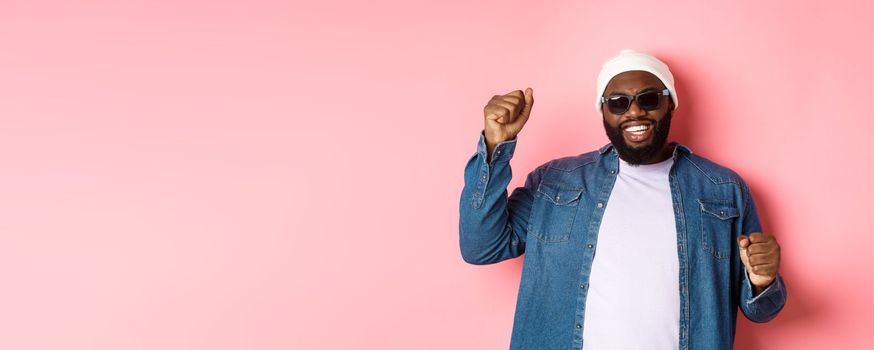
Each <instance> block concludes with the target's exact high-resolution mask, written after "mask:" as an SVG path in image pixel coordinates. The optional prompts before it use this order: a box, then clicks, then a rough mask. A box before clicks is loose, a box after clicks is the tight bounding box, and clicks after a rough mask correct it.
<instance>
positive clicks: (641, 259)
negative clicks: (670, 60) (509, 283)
mask: <svg viewBox="0 0 874 350" xmlns="http://www.w3.org/2000/svg"><path fill="white" fill-rule="evenodd" d="M533 94H534V92H533V90H532V89H531V88H528V89H526V90H525V92H524V93H523V92H522V91H518V90H517V91H513V92H510V93H508V94H506V95H500V96H499V95H496V96H493V97H492V99H491V101H489V103H488V104H487V105H486V106H485V108H484V109H483V111H484V115H485V128H484V130H483V131H482V133H481V134H480V140H479V145H478V147H477V152H476V154H474V155H473V156H472V157H471V158H470V160H469V161H468V163H467V165H466V167H465V170H464V189H463V190H462V193H461V203H460V205H461V206H460V209H461V210H460V222H459V234H460V247H461V254H462V257H463V258H464V260H465V261H466V262H468V263H471V264H492V263H497V262H500V261H503V260H506V259H510V258H514V257H518V256H520V255H522V254H523V253H524V254H525V257H524V264H523V268H522V279H521V283H520V286H519V294H518V299H517V303H516V313H515V318H514V322H513V332H512V336H511V342H510V348H511V349H519V350H522V349H538V350H546V349H581V348H582V349H607V348H609V349H731V347H732V343H733V341H734V335H735V321H736V318H737V308H738V307H740V309H741V311H742V312H743V314H744V315H745V316H746V317H747V318H748V319H750V320H752V321H754V322H766V321H769V320H771V319H772V318H774V317H775V316H776V315H777V313H778V312H779V311H780V310H781V309H782V308H783V305H784V304H785V303H786V287H785V286H784V284H783V280H782V278H781V276H780V274H779V273H778V269H779V264H780V247H779V245H778V244H777V241H776V240H775V239H774V237H773V236H771V235H767V234H762V233H760V231H761V224H760V223H759V217H758V214H757V211H756V205H755V203H754V202H753V198H752V195H751V194H750V189H749V187H747V185H746V183H745V182H744V181H743V179H741V177H740V176H739V175H738V174H737V173H735V172H734V171H732V170H730V169H728V168H726V167H723V166H721V165H719V164H716V163H714V162H712V161H710V160H708V159H707V158H704V157H702V156H701V155H698V154H696V153H693V152H692V150H690V149H689V148H688V147H686V146H684V145H682V144H680V143H677V142H670V143H669V142H667V138H668V132H669V130H670V125H671V115H672V113H673V111H674V109H676V107H677V106H678V105H679V102H678V101H679V99H678V96H677V92H676V90H675V89H674V78H673V75H672V74H671V72H670V70H669V69H668V67H667V66H666V65H665V64H664V63H663V62H661V61H659V60H658V59H657V58H655V57H653V56H651V55H648V54H646V53H642V52H636V51H632V50H623V51H622V52H621V53H620V54H619V55H617V56H615V57H613V58H612V59H610V60H608V61H607V62H606V63H605V64H604V66H603V68H602V70H601V72H600V74H599V76H598V82H597V95H596V108H597V110H598V111H599V112H600V113H601V115H602V118H603V123H604V129H605V130H606V133H607V136H608V138H609V139H610V143H609V144H607V145H605V146H603V147H601V148H600V149H599V150H597V151H592V152H588V153H583V154H580V155H577V156H570V157H563V158H559V159H554V160H552V161H549V162H546V163H545V164H543V165H541V166H539V167H537V168H536V169H534V170H533V171H531V173H529V174H528V177H527V179H526V180H525V184H524V186H522V187H518V188H516V189H514V190H513V192H512V194H510V196H509V197H508V196H507V190H506V188H507V184H508V183H509V182H510V178H511V170H510V165H509V161H510V159H511V157H512V155H513V152H514V149H515V146H516V141H517V140H516V135H517V134H518V133H519V131H520V130H521V129H522V126H523V125H525V123H526V122H527V120H528V118H529V115H530V113H531V108H532V106H533V103H534V95H533Z"/></svg>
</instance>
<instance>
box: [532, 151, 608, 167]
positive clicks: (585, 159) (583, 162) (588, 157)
mask: <svg viewBox="0 0 874 350" xmlns="http://www.w3.org/2000/svg"><path fill="white" fill-rule="evenodd" d="M598 156H599V154H598V151H591V152H586V153H580V154H578V155H575V156H564V157H560V158H555V159H552V160H550V161H547V162H545V163H543V164H541V165H540V166H538V167H537V168H538V169H541V170H558V171H565V172H571V171H577V170H581V169H582V168H584V167H585V166H587V165H592V164H595V163H596V162H597V160H598Z"/></svg>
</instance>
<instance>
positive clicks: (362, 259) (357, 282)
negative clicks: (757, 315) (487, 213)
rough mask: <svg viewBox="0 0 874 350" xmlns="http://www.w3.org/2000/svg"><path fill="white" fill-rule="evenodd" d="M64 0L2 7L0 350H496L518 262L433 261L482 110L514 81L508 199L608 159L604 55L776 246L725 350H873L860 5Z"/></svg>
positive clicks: (870, 192)
mask: <svg viewBox="0 0 874 350" xmlns="http://www.w3.org/2000/svg"><path fill="white" fill-rule="evenodd" d="M71 3H72V2H61V1H59V2H53V3H44V2H33V1H0V118H2V119H0V121H2V122H0V161H2V168H0V280H2V285H0V348H2V349H74V350H78V349H100V350H103V349H106V350H109V349H168V350H169V349H371V348H372V349H501V348H506V347H507V346H508V343H509V338H510V331H511V326H512V319H513V312H514V307H515V301H516V300H515V299H516V293H517V288H518V283H519V277H520V271H521V259H515V260H511V261H506V262H503V263H500V264H496V265H489V266H473V265H468V264H466V263H464V262H463V261H462V259H461V256H460V253H459V248H458V196H459V194H460V191H461V187H462V169H463V167H464V165H465V163H466V161H467V159H468V158H469V157H470V156H471V155H472V154H473V152H474V151H475V147H476V141H477V137H478V132H479V131H480V130H481V128H482V125H483V123H482V118H483V116H482V107H483V106H484V105H485V103H486V102H488V99H489V98H490V97H491V96H492V95H494V94H504V93H507V92H509V91H511V90H515V89H524V88H525V87H527V86H531V87H533V88H534V91H535V92H534V94H535V99H536V103H535V106H534V110H533V113H532V116H531V119H530V120H529V122H528V124H527V125H526V127H525V129H524V130H523V131H522V134H520V136H519V141H518V148H517V153H516V155H515V158H514V159H513V161H512V166H513V168H514V170H515V174H516V177H515V178H514V179H513V182H512V183H511V186H512V187H515V186H519V185H521V184H522V181H523V179H524V175H525V174H527V173H528V172H529V171H530V170H531V169H533V167H535V166H536V165H539V164H541V163H543V162H545V161H547V160H549V159H553V158H556V157H559V156H563V155H572V154H578V153H582V152H586V151H589V150H592V149H594V148H596V147H599V146H601V145H603V144H605V143H606V142H607V138H606V136H605V135H604V131H603V127H602V126H601V122H600V120H599V117H598V115H597V114H596V113H595V111H594V108H593V107H592V104H593V98H594V84H595V77H596V75H597V72H598V69H599V68H600V65H601V63H602V62H603V61H604V60H605V59H606V58H608V57H610V56H612V55H614V54H616V53H617V52H618V51H619V50H620V49H622V48H635V49H639V50H646V51H650V52H652V53H653V54H655V55H657V56H659V57H661V58H663V59H664V60H665V61H666V62H667V63H668V64H669V65H671V67H672V68H673V70H674V72H675V75H676V78H677V81H678V83H677V86H678V89H679V96H680V99H681V101H680V108H679V109H678V111H677V113H676V114H675V116H676V118H675V122H674V123H675V124H674V126H675V127H674V131H673V133H672V139H674V140H679V141H681V142H684V143H686V144H688V145H690V146H691V147H692V149H693V150H694V151H695V152H697V153H700V154H702V155H705V156H707V157H709V158H711V159H713V160H715V161H717V162H721V163H722V164H725V165H727V166H729V167H731V168H733V169H734V170H736V171H738V172H739V173H740V174H741V175H742V176H744V178H745V179H747V181H748V182H749V183H750V185H751V187H752V189H753V191H754V194H755V198H756V200H757V201H758V202H759V206H760V210H761V211H760V214H761V215H762V218H763V221H764V225H765V229H766V230H767V231H768V232H770V233H772V234H774V235H776V236H777V237H778V239H779V242H780V243H781V245H782V247H783V258H784V259H783V263H782V264H783V265H782V273H783V274H784V276H785V277H786V282H787V285H788V288H789V293H790V296H789V303H788V305H787V306H786V308H785V310H784V311H783V313H782V314H780V316H779V317H778V318H777V319H776V320H774V321H773V322H771V323H768V324H763V325H758V324H752V323H750V322H749V321H746V320H745V319H744V318H743V316H740V317H739V320H740V321H739V327H738V339H737V348H740V349H764V348H766V347H767V348H768V349H824V348H832V347H835V346H837V347H840V348H846V349H861V348H870V346H871V344H872V343H874V332H872V331H871V328H872V326H874V301H872V300H871V295H872V287H874V277H872V276H874V273H872V272H874V271H872V266H871V265H872V264H871V263H872V260H874V259H872V257H871V256H872V253H871V252H872V248H871V245H872V244H874V235H872V231H874V230H872V228H874V225H872V220H871V215H872V214H871V212H872V209H874V205H872V202H871V198H872V196H874V181H872V179H874V166H872V160H874V159H872V156H871V153H870V151H869V150H870V149H872V146H874V145H872V142H871V137H869V136H867V135H870V134H871V123H872V111H874V107H872V106H871V105H870V103H871V102H872V100H874V98H872V95H871V93H872V91H874V90H872V89H871V88H872V80H874V69H872V68H871V66H870V65H871V62H874V49H872V46H871V44H870V43H871V41H870V34H871V33H872V32H874V24H872V21H871V20H870V17H871V15H872V14H874V7H872V5H870V2H866V1H847V0H833V1H822V2H810V3H805V5H802V3H799V2H797V1H773V2H763V1H741V2H738V1H725V2H707V3H706V4H705V2H701V1H676V2H667V3H666V2H658V1H637V0H634V1H622V2H609V1H597V2H595V1H557V2H550V3H549V4H536V3H535V2H531V1H515V0H511V1H507V0H503V1H483V2H476V3H471V2H468V1H431V2H421V3H418V4H414V3H413V2H410V1H401V0H397V1H366V2H351V1H347V2H338V1H329V2H325V1H320V2H315V1H310V2H303V1H301V2H299V3H294V2H293V3H291V4H289V3H283V2H278V1H276V2H271V1H258V2H253V1H247V2H243V1H237V2H232V1H126V2H124V4H119V3H117V2H113V1H78V2H75V3H76V4H75V5H73V4H71ZM838 344H839V345H838Z"/></svg>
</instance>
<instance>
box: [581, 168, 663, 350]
mask: <svg viewBox="0 0 874 350" xmlns="http://www.w3.org/2000/svg"><path fill="white" fill-rule="evenodd" d="M672 164H673V159H672V158H668V160H665V161H663V162H660V163H656V164H645V165H638V166H632V165H629V164H628V163H626V162H625V161H623V160H622V159H620V160H619V173H618V175H617V178H616V184H615V186H614V187H613V192H612V193H611V194H610V199H609V201H608V203H607V207H606V209H605V212H604V218H603V220H602V222H601V228H600V230H599V231H598V244H597V246H596V247H595V258H594V261H593V262H592V272H591V276H590V278H589V291H588V297H587V299H586V310H585V321H584V324H585V326H584V328H583V349H584V350H586V349H593V350H594V349H596V350H603V349H677V348H679V334H680V331H679V328H680V268H679V261H678V257H677V226H676V223H675V220H674V207H673V205H672V200H671V188H670V183H669V181H668V172H669V171H670V169H671V165H672Z"/></svg>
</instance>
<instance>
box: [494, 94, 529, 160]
mask: <svg viewBox="0 0 874 350" xmlns="http://www.w3.org/2000/svg"><path fill="white" fill-rule="evenodd" d="M533 105H534V90H533V89H531V88H527V89H525V92H524V93H523V92H522V91H521V90H515V91H511V92H510V93H508V94H506V95H495V96H492V99H491V100H490V101H489V103H488V104H487V105H486V106H485V108H483V114H484V115H485V128H484V130H485V137H486V148H487V149H488V153H487V157H489V158H491V154H492V150H494V149H495V146H496V145H497V144H499V143H501V142H504V141H507V140H512V139H513V138H515V137H516V135H518V134H519V131H521V130H522V127H523V126H524V125H525V122H527V121H528V116H530V115H531V106H533ZM489 161H491V159H489Z"/></svg>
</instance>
